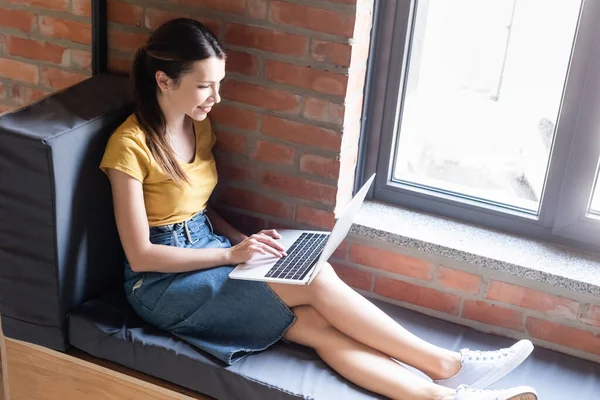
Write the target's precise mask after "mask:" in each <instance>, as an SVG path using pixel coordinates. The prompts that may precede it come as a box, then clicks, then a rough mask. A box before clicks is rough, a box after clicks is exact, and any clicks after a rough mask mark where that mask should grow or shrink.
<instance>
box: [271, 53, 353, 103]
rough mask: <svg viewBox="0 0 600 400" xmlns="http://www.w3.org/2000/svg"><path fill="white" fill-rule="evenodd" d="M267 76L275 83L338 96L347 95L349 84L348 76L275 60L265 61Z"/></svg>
mask: <svg viewBox="0 0 600 400" xmlns="http://www.w3.org/2000/svg"><path fill="white" fill-rule="evenodd" d="M265 76H266V77H267V79H269V80H271V81H273V82H277V83H282V84H285V85H292V86H298V87H301V88H305V89H310V90H314V91H316V92H320V93H325V94H332V95H337V96H342V95H344V94H345V93H346V86H347V84H348V77H347V76H346V75H340V74H336V73H333V72H329V71H321V70H317V69H314V68H309V67H302V66H300V65H294V64H288V63H284V62H281V61H274V60H266V61H265Z"/></svg>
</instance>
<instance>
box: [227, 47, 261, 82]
mask: <svg viewBox="0 0 600 400" xmlns="http://www.w3.org/2000/svg"><path fill="white" fill-rule="evenodd" d="M225 66H226V68H227V72H235V73H238V74H244V75H250V76H256V75H258V58H257V57H256V56H255V55H252V54H248V53H244V52H241V51H235V50H227V63H226V64H225Z"/></svg>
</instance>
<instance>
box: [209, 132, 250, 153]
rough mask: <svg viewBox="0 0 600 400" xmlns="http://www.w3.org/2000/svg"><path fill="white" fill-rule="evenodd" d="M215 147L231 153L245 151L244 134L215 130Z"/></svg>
mask: <svg viewBox="0 0 600 400" xmlns="http://www.w3.org/2000/svg"><path fill="white" fill-rule="evenodd" d="M215 134H216V135H217V144H216V147H217V149H219V150H221V151H225V152H227V153H232V154H245V153H246V136H244V135H238V134H235V133H229V132H223V131H220V130H216V131H215Z"/></svg>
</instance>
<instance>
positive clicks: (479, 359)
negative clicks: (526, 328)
mask: <svg viewBox="0 0 600 400" xmlns="http://www.w3.org/2000/svg"><path fill="white" fill-rule="evenodd" d="M532 351H533V344H532V343H531V342H530V341H529V340H521V341H519V342H517V343H515V344H514V345H513V346H512V347H510V348H508V349H500V350H496V351H476V350H475V351H474V350H469V349H462V350H461V351H460V354H461V360H460V362H461V368H460V371H458V373H457V374H456V375H454V376H453V377H451V378H448V379H442V380H438V381H434V382H435V383H437V384H438V385H442V386H446V387H449V388H452V389H456V388H458V386H459V385H463V384H464V385H469V386H470V387H472V388H475V389H485V388H486V387H488V386H490V385H491V384H493V383H495V382H497V381H499V380H500V379H502V378H504V377H505V376H506V375H507V374H508V373H509V372H511V371H512V370H514V369H515V368H517V367H518V366H519V365H520V364H521V363H522V362H523V361H525V359H526V358H527V357H529V355H530V354H531V352H532Z"/></svg>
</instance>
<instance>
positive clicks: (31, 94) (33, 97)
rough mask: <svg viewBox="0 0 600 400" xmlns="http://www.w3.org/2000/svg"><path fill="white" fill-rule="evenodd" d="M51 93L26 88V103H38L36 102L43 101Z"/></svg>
mask: <svg viewBox="0 0 600 400" xmlns="http://www.w3.org/2000/svg"><path fill="white" fill-rule="evenodd" d="M50 93H51V92H46V91H44V90H40V89H34V88H26V89H25V102H26V103H33V102H36V101H38V100H41V99H43V98H44V97H46V96H48V95H49V94H50Z"/></svg>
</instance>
